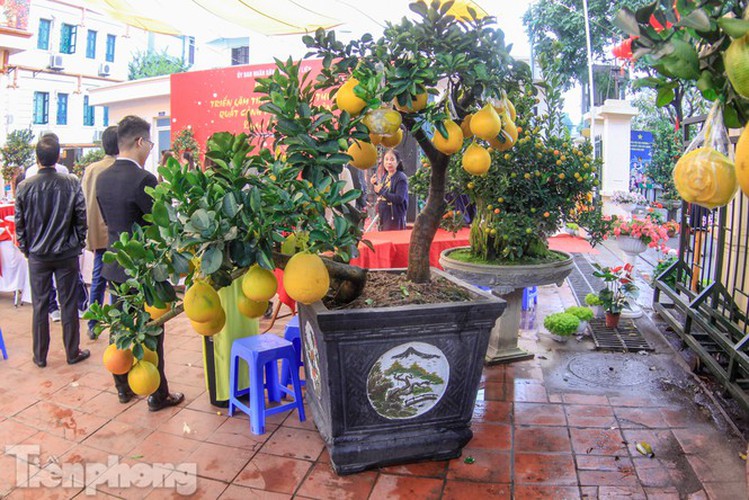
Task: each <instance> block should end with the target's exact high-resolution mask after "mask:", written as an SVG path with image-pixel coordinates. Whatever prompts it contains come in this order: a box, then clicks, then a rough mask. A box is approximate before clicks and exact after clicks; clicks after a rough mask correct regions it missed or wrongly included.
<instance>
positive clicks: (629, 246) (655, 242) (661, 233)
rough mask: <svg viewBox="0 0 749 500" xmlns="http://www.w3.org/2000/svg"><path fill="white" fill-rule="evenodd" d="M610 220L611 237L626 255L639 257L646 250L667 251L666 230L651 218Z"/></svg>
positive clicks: (615, 218) (616, 218)
mask: <svg viewBox="0 0 749 500" xmlns="http://www.w3.org/2000/svg"><path fill="white" fill-rule="evenodd" d="M612 220H613V224H612V227H611V235H612V236H614V237H615V238H616V242H617V244H618V245H619V248H621V249H622V251H623V252H625V253H626V254H628V255H631V254H634V255H639V254H640V253H642V252H644V251H645V250H647V249H648V248H657V249H661V250H664V249H665V250H667V248H665V242H666V241H668V228H667V227H665V226H663V225H661V224H659V223H657V222H656V221H655V220H653V219H652V218H651V217H649V216H648V217H645V218H644V219H641V218H638V217H632V219H631V220H624V219H621V218H618V217H614V218H612ZM632 264H634V262H632Z"/></svg>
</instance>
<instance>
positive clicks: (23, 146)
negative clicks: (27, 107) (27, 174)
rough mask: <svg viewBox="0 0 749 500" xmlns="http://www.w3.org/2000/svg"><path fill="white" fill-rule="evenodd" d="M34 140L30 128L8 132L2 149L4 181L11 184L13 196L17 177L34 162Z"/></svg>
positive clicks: (0, 154)
mask: <svg viewBox="0 0 749 500" xmlns="http://www.w3.org/2000/svg"><path fill="white" fill-rule="evenodd" d="M33 140H34V132H33V131H32V130H31V129H30V128H29V129H25V130H23V129H21V130H13V131H12V132H9V133H8V135H7V137H6V138H5V145H4V146H3V147H2V149H0V156H2V167H3V168H2V176H3V181H4V182H5V183H7V184H9V185H10V187H11V196H12V197H14V196H15V189H16V188H15V179H16V177H17V176H18V175H19V174H20V173H21V172H23V169H24V168H26V167H28V166H30V165H32V164H33V163H34V145H33V144H32V141H33ZM3 192H4V191H3Z"/></svg>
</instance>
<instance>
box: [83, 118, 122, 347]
mask: <svg viewBox="0 0 749 500" xmlns="http://www.w3.org/2000/svg"><path fill="white" fill-rule="evenodd" d="M101 146H102V148H103V149H104V154H105V156H104V158H102V159H101V160H99V161H97V162H94V163H92V164H91V165H89V166H88V167H86V171H85V172H84V174H83V181H82V184H83V195H84V196H85V198H86V217H87V222H88V233H87V234H86V249H88V250H90V251H91V252H93V253H94V270H93V273H92V275H91V297H90V299H91V303H92V304H93V303H94V302H96V303H97V304H103V303H104V291H105V290H106V288H107V280H106V279H104V276H102V274H101V267H102V258H103V257H104V252H106V250H107V243H108V242H109V238H108V234H107V225H106V224H104V219H102V217H101V212H100V211H99V204H98V203H97V201H96V180H97V179H98V178H99V175H100V174H101V173H102V172H103V171H105V170H106V169H107V168H109V167H111V166H112V164H113V163H114V161H115V159H116V157H117V153H118V152H119V149H117V126H116V125H112V126H111V127H107V129H106V130H104V133H103V134H102V135H101ZM95 326H96V321H95V320H90V321H89V322H88V338H90V339H91V340H94V339H96V334H95V333H94V327H95Z"/></svg>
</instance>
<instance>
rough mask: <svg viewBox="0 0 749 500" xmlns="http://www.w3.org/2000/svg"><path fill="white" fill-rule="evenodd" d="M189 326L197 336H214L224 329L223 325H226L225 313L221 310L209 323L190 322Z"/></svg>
mask: <svg viewBox="0 0 749 500" xmlns="http://www.w3.org/2000/svg"><path fill="white" fill-rule="evenodd" d="M190 324H191V325H192V329H193V330H195V331H196V332H198V333H199V334H201V335H203V336H205V337H210V336H212V335H216V334H217V333H218V332H220V331H221V330H222V329H223V328H224V325H225V324H226V313H225V312H224V310H223V309H221V312H220V313H219V314H218V315H216V317H215V318H213V319H211V320H209V321H206V322H199V321H190Z"/></svg>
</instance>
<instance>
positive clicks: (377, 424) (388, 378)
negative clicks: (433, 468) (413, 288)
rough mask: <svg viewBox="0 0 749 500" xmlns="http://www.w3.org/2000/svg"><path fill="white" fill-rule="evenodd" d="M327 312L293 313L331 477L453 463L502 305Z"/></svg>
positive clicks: (304, 309) (488, 301)
mask: <svg viewBox="0 0 749 500" xmlns="http://www.w3.org/2000/svg"><path fill="white" fill-rule="evenodd" d="M432 273H433V276H434V275H441V276H444V277H445V278H447V279H449V280H451V281H453V282H456V283H459V284H461V285H462V286H465V287H466V288H467V289H468V290H470V291H471V292H472V293H474V296H475V300H473V301H470V302H454V303H443V304H425V305H413V306H404V307H391V308H377V309H351V310H348V309H347V310H328V309H327V308H326V307H325V306H324V305H323V304H322V303H321V302H317V303H315V304H312V305H310V306H305V305H302V304H300V307H299V310H300V329H301V330H300V331H301V336H302V343H303V345H304V357H305V370H306V380H307V385H306V389H307V394H306V398H307V402H308V403H309V406H310V407H311V410H312V415H313V417H314V419H315V424H316V425H317V428H318V430H319V431H320V434H321V435H322V437H323V440H324V441H325V444H326V446H327V448H328V451H329V453H330V458H331V463H332V466H333V468H334V469H335V471H336V472H337V473H339V474H350V473H354V472H359V471H361V470H364V469H367V468H371V467H378V466H381V465H387V464H394V463H403V462H409V461H415V460H424V459H434V460H446V459H450V458H455V457H458V456H460V453H461V450H462V448H463V446H465V445H466V443H468V441H469V440H470V439H471V437H472V436H473V433H472V432H471V429H470V427H469V425H470V422H471V416H472V414H473V407H474V403H475V400H476V393H477V391H478V387H479V382H480V379H481V370H482V367H483V360H484V356H485V354H486V347H487V344H488V342H489V333H490V331H491V329H492V327H493V326H494V324H495V323H496V321H497V318H499V316H500V315H501V314H502V311H503V310H504V308H505V303H504V301H502V300H500V299H498V298H496V297H494V296H492V295H491V294H489V293H485V292H481V291H479V290H476V289H475V288H474V287H471V286H469V285H468V284H466V283H462V282H460V281H459V280H457V279H455V278H453V277H451V276H447V275H446V274H445V273H443V272H441V271H439V270H436V269H433V270H432Z"/></svg>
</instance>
